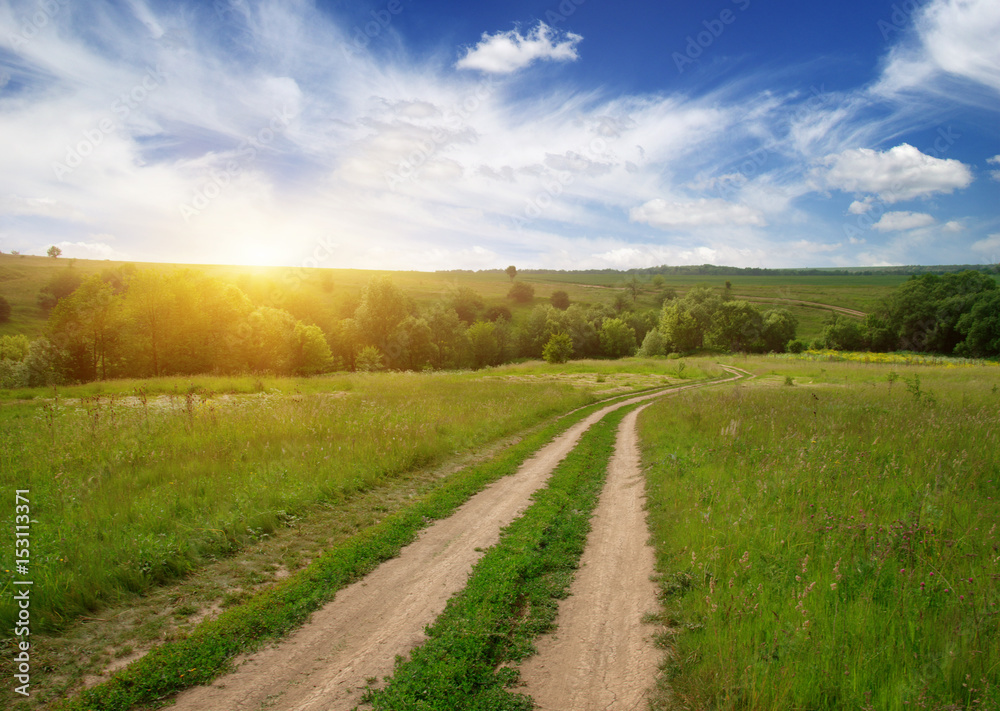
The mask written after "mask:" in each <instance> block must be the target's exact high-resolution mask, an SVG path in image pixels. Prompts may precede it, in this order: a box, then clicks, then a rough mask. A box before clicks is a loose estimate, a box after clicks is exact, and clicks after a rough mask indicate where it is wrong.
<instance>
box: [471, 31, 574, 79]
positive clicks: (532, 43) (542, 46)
mask: <svg viewBox="0 0 1000 711" xmlns="http://www.w3.org/2000/svg"><path fill="white" fill-rule="evenodd" d="M582 39H583V37H582V36H580V35H578V34H574V33H572V32H567V33H565V34H562V33H559V32H557V31H556V30H553V29H552V28H551V27H549V26H548V25H546V24H545V23H544V22H539V23H538V25H537V26H535V28H534V29H532V30H531V31H530V32H528V34H527V35H522V34H521V32H520V31H519V30H509V31H507V32H497V33H496V34H495V35H490V34H487V33H485V32H484V33H483V37H482V39H481V40H480V41H479V44H477V45H476V46H475V47H471V48H468V49H467V50H466V52H465V56H463V57H462V58H461V59H459V60H458V62H456V63H455V66H456V67H457V68H458V69H478V70H479V71H481V72H487V73H489V74H510V73H511V72H515V71H517V70H518V69H523V68H524V67H527V66H528V65H529V64H532V63H533V62H535V61H537V60H544V59H551V60H553V61H557V62H572V61H575V60H576V59H579V55H578V54H577V52H576V45H577V44H578V43H579V42H580V41H581V40H582Z"/></svg>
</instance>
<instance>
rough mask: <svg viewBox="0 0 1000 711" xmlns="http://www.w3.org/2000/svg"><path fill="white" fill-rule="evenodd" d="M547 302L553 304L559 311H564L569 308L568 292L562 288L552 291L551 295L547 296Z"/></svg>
mask: <svg viewBox="0 0 1000 711" xmlns="http://www.w3.org/2000/svg"><path fill="white" fill-rule="evenodd" d="M549 303H551V304H552V305H553V306H555V307H556V308H557V309H559V310H560V311H565V310H566V309H568V308H569V294H567V293H566V292H565V291H563V290H562V289H560V290H558V291H553V292H552V296H550V297H549Z"/></svg>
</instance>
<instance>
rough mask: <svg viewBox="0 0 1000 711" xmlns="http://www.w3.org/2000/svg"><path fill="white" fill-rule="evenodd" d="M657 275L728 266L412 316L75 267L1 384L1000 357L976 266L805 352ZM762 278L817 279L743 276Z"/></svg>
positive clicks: (994, 293)
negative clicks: (761, 356) (598, 297)
mask: <svg viewBox="0 0 1000 711" xmlns="http://www.w3.org/2000/svg"><path fill="white" fill-rule="evenodd" d="M663 269H669V270H673V269H677V270H681V271H677V272H670V273H687V274H701V273H703V272H699V271H698V270H700V269H706V270H707V269H712V270H725V269H727V268H725V267H712V266H710V265H705V266H704V267H677V268H673V267H660V268H656V269H650V270H636V271H634V272H633V273H631V275H630V276H629V277H628V278H627V279H625V281H624V283H623V284H622V282H617V283H618V284H619V286H621V287H623V288H619V289H616V290H615V293H614V296H613V300H612V301H611V302H610V303H602V304H582V303H571V302H570V299H569V296H568V294H567V293H566V292H565V291H561V290H557V291H555V292H553V293H552V294H551V296H550V298H548V299H546V300H544V302H542V303H539V302H540V301H542V300H541V299H536V298H535V295H534V287H532V285H531V284H530V283H529V282H527V281H523V280H520V279H517V280H515V275H517V276H521V277H523V276H524V274H525V272H523V271H522V272H519V271H518V270H516V269H514V268H513V267H510V268H508V270H507V275H508V276H510V287H509V292H508V293H507V297H506V300H505V301H506V303H492V304H487V303H486V300H485V299H484V298H483V296H482V295H480V294H479V293H478V292H476V291H475V290H474V289H472V288H471V287H468V286H461V287H457V288H454V289H453V290H452V291H451V292H449V293H448V294H445V295H443V296H442V297H441V298H439V299H437V300H436V301H435V302H433V303H431V304H424V305H418V304H416V303H415V302H414V301H413V299H411V298H410V297H409V296H407V294H405V293H404V292H403V291H402V290H401V289H400V288H399V287H398V286H397V285H396V284H395V283H394V282H393V280H392V278H391V277H389V276H378V277H374V278H372V280H371V281H370V282H369V283H368V284H367V285H366V286H365V287H364V288H363V289H362V290H361V292H360V294H358V295H356V296H350V297H348V298H346V300H345V299H341V300H340V301H336V302H335V301H334V300H333V297H332V296H330V294H331V290H332V288H333V287H332V283H331V282H330V281H329V279H328V278H326V277H329V273H328V272H325V271H323V270H316V273H315V274H314V275H313V276H311V277H310V278H311V279H315V280H316V284H314V285H313V287H311V288H310V289H309V290H304V289H299V288H292V287H294V286H295V285H291V286H290V285H288V284H282V283H279V282H265V283H263V284H261V283H257V284H255V283H252V282H250V281H247V280H245V279H242V278H237V279H236V280H234V281H226V280H223V279H220V278H217V277H210V276H207V275H205V274H204V273H203V272H200V271H198V270H195V269H189V268H188V269H176V270H174V271H172V272H164V271H157V270H152V269H137V268H135V267H134V266H132V265H125V266H122V267H118V268H109V269H105V270H104V271H103V272H102V273H100V274H91V275H89V276H87V277H86V278H84V277H82V276H81V275H80V274H78V273H77V272H76V271H75V270H74V269H72V267H70V268H67V269H61V270H59V271H58V272H56V273H55V274H54V275H53V276H52V278H51V280H50V281H49V282H48V283H47V284H46V285H45V286H44V287H43V288H42V289H41V293H40V294H39V295H38V302H39V305H40V306H42V307H43V308H44V309H46V310H47V312H48V321H47V324H46V332H45V335H44V336H42V337H39V338H37V339H35V340H33V341H31V340H29V339H28V338H27V337H25V336H23V335H19V336H4V337H2V338H0V387H4V388H10V387H22V386H40V385H50V384H59V383H67V382H84V381H91V380H102V379H107V378H121V377H133V378H145V377H156V376H161V375H192V374H198V373H273V374H283V375H313V374H318V373H324V372H330V371H336V370H359V371H378V370H386V369H389V370H438V369H467V368H483V367H487V366H495V365H500V364H503V363H508V362H511V361H516V360H524V359H539V358H543V359H545V360H547V361H549V362H553V363H559V362H565V361H567V360H570V359H578V358H621V357H626V356H632V355H636V354H639V355H642V356H648V357H656V356H669V355H671V354H687V353H695V352H698V351H706V350H707V351H712V352H746V353H769V352H773V353H780V352H785V351H792V352H800V351H802V350H805V349H807V348H813V349H817V348H833V349H839V350H869V351H894V350H909V351H919V352H931V353H940V354H946V355H959V356H972V357H994V356H997V355H1000V288H998V287H997V282H996V280H995V279H994V278H993V277H992V276H991V275H989V274H987V273H984V271H982V270H964V271H958V272H946V273H944V274H942V275H938V274H932V273H926V274H923V275H920V276H913V277H911V279H910V280H909V281H906V282H904V283H903V284H902V285H900V286H899V287H897V288H896V289H895V290H894V291H893V292H892V293H891V294H890V295H889V296H888V297H887V298H885V299H883V301H882V302H881V303H880V304H879V305H878V306H877V308H875V309H872V310H871V312H870V313H868V314H867V316H866V318H865V319H864V320H861V319H858V318H852V317H849V316H843V315H839V314H834V315H832V316H830V318H829V319H828V321H827V323H826V326H825V329H824V331H823V334H822V337H820V338H817V339H815V340H813V341H811V342H809V343H805V342H803V341H801V340H798V339H797V338H796V329H797V327H798V323H797V320H796V318H795V316H794V315H793V314H792V313H791V312H789V311H788V310H787V309H784V308H761V307H759V306H757V305H756V304H753V303H750V302H748V301H745V300H742V299H739V298H736V297H734V296H733V295H732V293H731V290H730V285H729V282H728V281H727V282H726V288H724V289H716V288H709V287H704V286H695V287H691V288H689V289H687V290H686V291H685V292H684V293H683V294H682V295H679V294H677V293H676V291H675V290H674V289H673V288H672V287H670V286H669V285H667V283H666V280H665V279H664V274H663V272H662V271H661V270H663ZM501 273H502V272H501ZM527 273H528V274H541V273H543V272H527ZM553 273H554V272H553ZM609 273H612V274H619V275H620V274H621V272H614V271H611V272H609ZM706 273H707V272H706ZM711 273H712V274H727V273H728V272H725V271H721V272H720V271H716V272H711ZM759 273H773V274H775V275H783V276H788V275H789V274H792V273H799V274H806V275H810V276H811V275H813V272H812V271H808V270H736V271H735V272H734V274H744V275H745V274H759ZM822 273H824V274H825V273H831V272H825V271H824V272H822ZM640 274H643V275H646V274H649V275H651V276H650V278H648V279H640V278H639V275H640ZM641 290H646V292H647V293H648V292H649V290H651V291H652V292H653V293H654V294H655V299H654V303H655V304H658V306H656V307H654V308H649V307H642V306H641V305H640V304H639V302H638V299H637V297H638V294H639V293H640V291H641ZM508 304H509V306H508ZM514 306H518V307H519V308H518V309H516V310H517V312H518V315H517V318H516V319H515V318H514V316H513V314H512V309H511V307H514Z"/></svg>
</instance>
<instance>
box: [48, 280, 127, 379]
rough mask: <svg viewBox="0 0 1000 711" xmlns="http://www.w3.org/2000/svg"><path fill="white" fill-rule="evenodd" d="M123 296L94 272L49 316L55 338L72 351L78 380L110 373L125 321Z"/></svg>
mask: <svg viewBox="0 0 1000 711" xmlns="http://www.w3.org/2000/svg"><path fill="white" fill-rule="evenodd" d="M122 311H123V310H122V299H121V297H120V296H116V295H115V293H114V290H112V288H111V285H110V284H108V283H107V282H106V281H104V280H103V279H101V277H100V276H98V275H97V274H93V275H91V276H89V277H87V279H85V280H84V282H83V283H82V284H80V286H79V287H77V289H76V291H74V292H73V293H72V294H71V295H70V296H68V297H66V298H65V299H62V300H61V301H60V302H59V304H58V305H57V306H56V308H55V309H54V310H53V312H52V316H51V317H50V318H49V329H50V332H51V334H52V336H53V338H54V339H55V340H57V341H59V342H60V343H61V344H62V346H63V348H64V349H65V350H67V351H68V352H69V353H70V357H71V359H72V361H71V363H72V364H71V366H70V368H71V370H72V374H71V377H73V378H74V379H76V380H91V379H93V378H95V377H100V379H101V380H106V379H107V377H108V360H109V359H110V358H112V357H113V355H114V353H115V351H116V350H117V346H118V344H119V338H120V334H121V330H122V325H123V323H124V315H123V312H122Z"/></svg>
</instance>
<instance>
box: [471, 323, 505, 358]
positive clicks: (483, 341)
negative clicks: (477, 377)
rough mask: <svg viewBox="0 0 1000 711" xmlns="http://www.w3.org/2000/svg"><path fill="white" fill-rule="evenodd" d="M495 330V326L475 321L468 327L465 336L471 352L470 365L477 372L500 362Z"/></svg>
mask: <svg viewBox="0 0 1000 711" xmlns="http://www.w3.org/2000/svg"><path fill="white" fill-rule="evenodd" d="M495 329H496V326H495V325H494V324H492V323H490V322H489V321H477V322H476V323H474V324H472V326H470V327H469V330H468V332H467V334H466V335H467V336H468V339H469V349H470V350H471V352H472V364H473V366H474V367H475V368H476V369H477V370H478V369H479V368H484V367H486V366H487V365H497V364H499V362H500V346H499V344H498V343H497V338H496V334H495V333H494V331H495Z"/></svg>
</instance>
